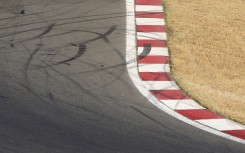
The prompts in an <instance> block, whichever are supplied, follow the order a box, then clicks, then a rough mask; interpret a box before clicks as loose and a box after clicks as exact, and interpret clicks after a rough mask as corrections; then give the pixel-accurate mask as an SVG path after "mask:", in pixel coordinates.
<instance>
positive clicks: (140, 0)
mask: <svg viewBox="0 0 245 153" xmlns="http://www.w3.org/2000/svg"><path fill="white" fill-rule="evenodd" d="M135 4H136V5H162V0H136V1H135Z"/></svg>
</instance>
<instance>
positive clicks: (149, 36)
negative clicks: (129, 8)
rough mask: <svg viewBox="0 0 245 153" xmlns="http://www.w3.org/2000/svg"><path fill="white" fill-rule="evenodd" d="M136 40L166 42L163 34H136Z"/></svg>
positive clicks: (165, 36) (165, 35)
mask: <svg viewBox="0 0 245 153" xmlns="http://www.w3.org/2000/svg"><path fill="white" fill-rule="evenodd" d="M137 39H140V40H166V39H167V34H166V33H165V32H137Z"/></svg>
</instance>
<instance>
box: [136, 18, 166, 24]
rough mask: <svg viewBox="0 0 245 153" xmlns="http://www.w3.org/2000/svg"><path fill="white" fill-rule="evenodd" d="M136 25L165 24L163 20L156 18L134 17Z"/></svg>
mask: <svg viewBox="0 0 245 153" xmlns="http://www.w3.org/2000/svg"><path fill="white" fill-rule="evenodd" d="M136 25H165V21H164V19H158V18H136Z"/></svg>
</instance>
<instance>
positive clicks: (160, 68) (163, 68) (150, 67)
mask: <svg viewBox="0 0 245 153" xmlns="http://www.w3.org/2000/svg"><path fill="white" fill-rule="evenodd" d="M138 69H139V72H170V68H169V64H139V65H138Z"/></svg>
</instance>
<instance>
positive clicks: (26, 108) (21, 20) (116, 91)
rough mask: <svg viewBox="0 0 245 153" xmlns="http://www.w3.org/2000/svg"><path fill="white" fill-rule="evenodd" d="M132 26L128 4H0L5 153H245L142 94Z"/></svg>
mask: <svg viewBox="0 0 245 153" xmlns="http://www.w3.org/2000/svg"><path fill="white" fill-rule="evenodd" d="M21 12H22V14H21ZM125 23H126V9H125V1H123V0H0V153H197V152H199V153H245V145H243V144H240V143H236V142H233V141H230V140H227V139H224V138H221V137H218V136H215V135H213V134H209V133H207V132H204V131H201V130H199V129H196V128H194V127H192V126H190V125H187V124H185V123H183V122H181V121H178V120H176V119H174V118H173V117H171V116H168V115H167V114H165V113H164V112H162V111H160V110H158V109H157V108H156V107H155V106H153V105H152V104H150V103H149V102H148V101H147V100H146V99H145V98H144V97H143V96H142V95H141V94H140V93H139V92H138V91H137V89H136V88H135V87H134V85H133V84H132V82H131V80H130V78H129V76H128V73H127V70H126V66H125V52H126V51H125V37H126V29H125V28H126V25H125Z"/></svg>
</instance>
